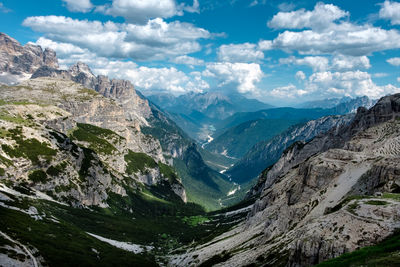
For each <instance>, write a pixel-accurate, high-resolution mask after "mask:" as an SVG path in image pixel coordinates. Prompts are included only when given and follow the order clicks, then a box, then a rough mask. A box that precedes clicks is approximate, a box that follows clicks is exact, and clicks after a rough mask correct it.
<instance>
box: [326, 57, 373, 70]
mask: <svg viewBox="0 0 400 267" xmlns="http://www.w3.org/2000/svg"><path fill="white" fill-rule="evenodd" d="M370 67H371V64H370V63H369V59H368V57H366V56H361V57H353V56H343V55H337V56H334V57H333V59H332V66H331V69H334V70H339V71H343V70H354V69H369V68H370Z"/></svg>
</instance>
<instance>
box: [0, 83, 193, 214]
mask: <svg viewBox="0 0 400 267" xmlns="http://www.w3.org/2000/svg"><path fill="white" fill-rule="evenodd" d="M1 101H2V105H1V106H0V107H1V117H0V122H1V124H2V132H1V133H2V134H1V138H0V142H1V144H2V147H1V148H2V149H1V150H0V153H1V162H0V165H1V168H2V170H3V171H4V172H3V173H4V175H8V176H9V178H10V180H12V181H13V182H14V183H16V184H23V183H28V184H29V185H30V187H32V188H35V189H37V190H40V191H42V192H52V194H53V195H55V197H56V198H57V199H58V200H60V201H63V202H67V203H70V204H73V205H77V206H91V205H97V206H101V207H105V206H107V205H108V204H107V200H108V197H109V193H110V192H112V193H116V194H119V195H121V196H124V195H126V190H128V189H129V190H136V189H138V188H140V184H145V185H149V186H153V185H154V186H156V185H158V184H165V183H166V184H168V185H167V186H169V187H170V190H171V191H175V192H176V193H177V194H178V195H179V196H180V197H181V198H182V199H183V200H186V196H185V191H184V189H183V187H182V184H181V183H180V181H179V180H178V179H177V177H176V176H174V177H172V176H171V174H172V173H173V171H172V172H165V170H166V169H169V168H170V167H169V166H167V165H165V159H164V156H163V153H162V150H161V146H160V143H159V142H158V141H157V140H155V139H153V138H151V137H150V136H146V135H144V134H143V133H141V132H140V131H139V130H138V129H137V127H136V125H135V123H134V122H132V121H129V120H127V119H126V117H127V116H126V114H125V112H126V111H125V110H124V109H123V108H122V107H121V106H120V105H118V104H117V103H116V102H115V101H114V100H112V99H109V98H105V97H103V96H101V95H100V94H98V93H96V92H95V91H94V90H90V89H86V88H84V87H83V86H81V85H78V84H76V83H74V82H71V81H66V80H58V79H55V78H37V79H33V80H29V81H26V82H24V83H22V84H20V85H19V86H16V87H12V86H11V87H8V86H2V87H1ZM24 149H26V151H25V150H24ZM41 150H43V152H42V151H41ZM24 151H25V152H24ZM43 153H44V154H43ZM32 175H33V176H32ZM36 176H37V177H36ZM35 177H36V178H35Z"/></svg>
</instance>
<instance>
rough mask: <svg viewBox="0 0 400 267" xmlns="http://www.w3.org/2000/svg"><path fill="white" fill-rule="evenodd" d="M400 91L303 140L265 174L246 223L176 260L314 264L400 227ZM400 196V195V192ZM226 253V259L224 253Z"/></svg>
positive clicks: (173, 261)
mask: <svg viewBox="0 0 400 267" xmlns="http://www.w3.org/2000/svg"><path fill="white" fill-rule="evenodd" d="M399 105H400V94H396V95H392V96H387V97H383V98H382V99H381V100H380V101H378V103H377V104H376V105H375V106H374V107H372V108H371V109H369V110H367V109H359V110H358V113H357V114H356V116H355V118H354V119H353V121H352V122H351V123H350V124H348V125H345V126H344V127H339V128H337V129H332V130H331V131H330V132H328V133H327V134H325V135H321V136H318V137H316V138H314V139H313V140H311V141H310V142H308V143H302V142H297V143H294V145H293V146H291V147H290V148H289V149H287V150H286V151H285V152H284V153H283V155H282V157H281V158H280V159H279V160H278V162H277V163H276V164H275V165H274V166H273V167H272V168H269V169H267V170H265V171H264V173H263V176H262V177H261V179H260V182H259V185H258V187H259V194H260V196H259V197H258V199H257V200H256V202H255V203H254V205H253V206H252V210H251V212H250V213H249V214H248V217H247V220H246V221H245V222H244V223H242V224H240V225H239V226H237V227H236V228H233V229H232V230H230V231H228V232H227V233H224V234H223V235H222V236H219V237H216V238H215V239H214V240H211V241H210V242H208V243H206V244H201V245H199V246H198V247H196V248H195V249H193V250H192V251H190V252H188V253H187V254H184V255H177V256H174V257H172V259H171V265H179V266H186V265H188V264H189V263H190V262H192V263H193V262H194V263H195V265H200V264H201V263H202V262H205V261H206V260H208V259H210V258H211V257H213V256H215V255H220V256H221V255H228V257H225V258H224V261H223V262H220V263H219V264H218V266H246V265H248V264H251V263H253V264H256V265H262V266H264V265H265V266H296V267H300V266H311V265H314V264H317V263H320V262H322V261H325V260H327V259H330V258H333V257H337V256H339V255H341V254H343V253H346V252H351V251H354V250H356V249H359V248H361V247H364V246H369V245H374V244H376V243H378V242H380V241H382V240H383V239H385V238H386V237H388V236H389V235H391V234H392V233H393V232H394V231H395V229H397V228H399V227H400V201H399V200H398V199H397V198H395V197H393V195H391V194H398V193H399V192H400V190H399V189H400V187H399V185H400V170H399V167H398V166H400V139H399V135H400V120H399V118H400V106H399ZM396 196H398V195H396ZM221 257H222V256H221Z"/></svg>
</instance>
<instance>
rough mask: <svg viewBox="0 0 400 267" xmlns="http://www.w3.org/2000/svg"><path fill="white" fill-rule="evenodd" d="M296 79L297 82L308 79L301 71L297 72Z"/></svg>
mask: <svg viewBox="0 0 400 267" xmlns="http://www.w3.org/2000/svg"><path fill="white" fill-rule="evenodd" d="M295 77H296V79H297V80H299V81H303V80H305V79H306V74H305V73H304V72H302V71H301V70H299V71H298V72H296V75H295Z"/></svg>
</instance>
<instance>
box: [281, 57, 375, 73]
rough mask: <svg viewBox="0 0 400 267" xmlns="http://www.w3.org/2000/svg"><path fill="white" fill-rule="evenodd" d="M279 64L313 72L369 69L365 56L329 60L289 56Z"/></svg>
mask: <svg viewBox="0 0 400 267" xmlns="http://www.w3.org/2000/svg"><path fill="white" fill-rule="evenodd" d="M279 63H281V64H288V65H290V64H294V65H305V66H309V67H311V68H312V69H313V71H314V72H316V71H326V70H338V71H346V70H354V69H369V68H370V67H371V64H370V63H369V59H368V57H366V56H361V57H353V56H344V55H335V56H333V57H332V58H331V60H329V59H328V58H327V57H321V56H307V57H304V58H296V57H294V56H291V57H288V58H280V59H279Z"/></svg>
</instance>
